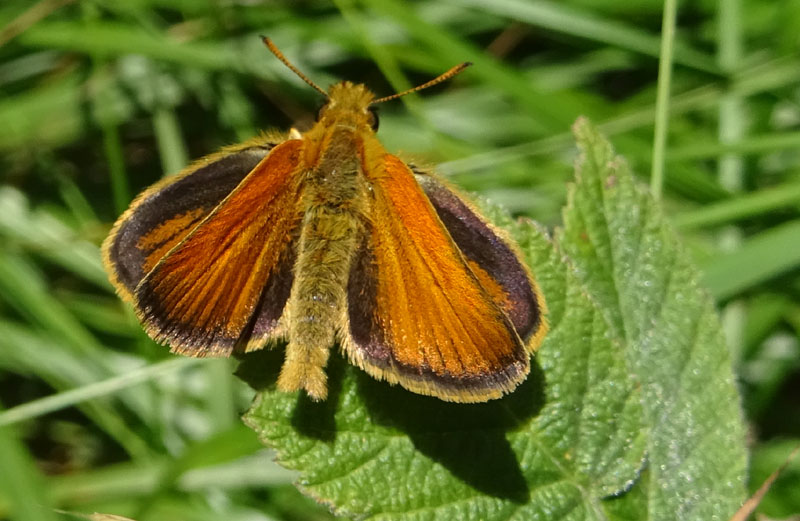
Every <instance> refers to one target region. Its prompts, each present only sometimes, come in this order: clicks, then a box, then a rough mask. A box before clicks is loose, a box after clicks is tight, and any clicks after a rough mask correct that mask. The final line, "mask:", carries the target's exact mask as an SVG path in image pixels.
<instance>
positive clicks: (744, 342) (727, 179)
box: [0, 0, 800, 520]
mask: <svg viewBox="0 0 800 521" xmlns="http://www.w3.org/2000/svg"><path fill="white" fill-rule="evenodd" d="M671 3H672V2H671ZM664 8H665V6H664V5H663V4H662V3H661V2H658V1H655V0H643V1H639V2H623V1H620V0H569V1H563V2H556V1H552V2H543V1H523V0H494V1H491V2H486V1H478V0H431V1H425V2H400V1H399V0H362V1H360V2H355V1H347V0H338V1H336V2H333V3H330V2H325V1H302V2H297V1H288V0H287V1H261V0H252V1H234V0H230V1H222V0H215V1H212V0H127V1H126V2H117V1H115V0H94V1H88V0H76V1H72V2H69V1H64V0H61V1H58V0H44V1H40V2H35V1H32V0H5V1H4V2H2V3H1V4H0V404H1V405H0V407H2V408H3V409H4V410H5V412H0V519H4V518H12V519H19V520H28V519H30V520H37V519H42V520H43V519H57V518H59V517H60V516H62V515H63V514H58V513H56V512H55V511H54V509H56V508H58V509H63V510H69V511H79V512H95V511H97V512H108V513H114V514H119V515H126V516H130V517H133V518H135V519H138V520H157V519H198V520H205V519H209V520H210V519H231V520H239V519H241V520H245V519H247V520H260V519H289V520H293V519H297V520H299V519H327V518H329V517H330V515H329V514H328V513H327V511H326V509H325V508H324V507H321V506H318V505H316V504H315V503H313V501H311V500H309V499H306V498H305V497H303V496H302V495H301V494H300V493H299V492H297V491H296V490H295V488H294V487H293V486H292V484H291V483H292V481H293V480H294V479H295V475H294V474H292V473H291V472H288V471H285V470H283V469H281V468H280V467H277V466H276V465H275V464H274V463H272V461H271V454H270V453H269V451H267V450H266V449H262V448H260V446H259V444H258V442H257V441H256V439H255V435H254V434H253V433H251V432H250V431H249V430H248V429H247V428H245V427H244V426H243V425H242V424H241V422H240V420H239V416H240V414H241V413H242V412H243V411H244V410H245V409H246V408H247V406H248V403H249V400H250V398H251V397H252V392H251V391H250V390H248V388H247V387H246V386H245V385H244V384H243V383H241V382H239V381H238V380H236V379H235V378H233V377H231V372H232V370H233V368H234V367H235V363H233V362H231V361H226V360H203V361H195V360H184V359H175V358H174V357H172V356H170V355H169V354H168V352H167V350H166V349H165V348H163V347H160V346H157V345H155V344H154V343H153V342H151V341H150V340H149V339H147V337H146V336H145V335H144V334H143V333H142V332H141V329H140V328H139V326H138V324H137V322H136V320H135V317H133V314H132V312H131V310H130V309H128V308H127V307H126V306H124V305H123V304H122V303H121V302H119V300H118V299H117V298H116V297H115V296H114V294H113V291H112V290H111V288H110V286H109V284H108V283H107V281H106V279H105V275H104V273H103V270H102V267H101V265H100V262H99V257H98V249H97V245H98V244H99V243H100V241H102V239H103V237H104V236H105V234H106V233H107V232H108V229H109V227H110V225H111V223H112V222H113V221H114V220H115V219H116V217H117V215H118V214H119V213H120V212H121V211H122V210H124V208H125V207H126V206H127V205H128V203H129V202H130V200H131V198H132V197H133V196H134V195H135V194H136V193H138V191H140V190H141V189H143V188H144V187H146V186H148V185H149V184H151V183H153V182H154V181H156V180H158V179H159V178H160V177H162V176H163V175H166V174H169V173H173V172H176V171H177V170H179V169H180V168H181V167H182V166H183V165H185V164H186V163H187V162H188V161H189V160H191V159H193V158H197V157H200V156H202V155H204V154H207V153H210V152H213V151H214V150H216V149H217V148H218V147H220V146H222V145H225V144H229V143H234V142H237V141H241V140H244V139H246V138H248V137H250V136H252V135H254V134H255V133H257V132H258V131H259V130H260V129H266V128H273V127H276V128H283V129H286V128H288V127H289V126H291V125H293V124H297V125H298V126H299V127H300V128H303V127H304V126H305V127H307V126H308V125H310V123H311V122H312V121H313V116H314V112H315V110H316V107H317V106H318V104H319V103H320V99H319V95H318V94H317V93H316V92H315V91H313V90H312V89H310V88H308V87H307V86H305V85H304V84H303V83H302V82H301V81H300V80H298V79H297V78H296V77H294V76H293V75H292V73H291V72H289V71H288V70H287V69H286V68H285V67H284V66H283V65H281V64H280V63H279V62H278V61H277V60H276V59H275V58H274V57H273V56H272V55H271V54H270V53H269V52H268V51H267V50H266V49H264V48H263V46H262V44H261V41H260V39H259V37H258V35H259V34H265V35H268V36H270V37H271V38H272V39H273V40H274V41H275V42H276V43H277V44H278V46H279V47H280V48H281V49H282V50H283V51H284V52H285V54H286V55H287V57H289V59H291V60H292V61H293V62H294V63H295V64H296V65H297V66H298V67H299V68H300V69H301V70H303V71H304V72H306V73H307V74H308V75H309V76H310V77H311V78H312V79H314V80H315V81H316V82H317V83H320V84H322V85H324V86H326V85H328V84H329V83H332V82H334V81H337V80H339V79H349V80H351V81H356V82H363V83H366V84H367V85H369V86H370V87H371V88H372V89H373V90H374V91H375V92H376V93H378V95H386V94H390V93H392V92H395V91H398V90H401V89H404V88H407V87H409V86H412V85H415V84H418V83H422V82H424V81H426V80H428V79H430V78H432V77H433V76H435V75H437V74H439V73H441V72H443V71H445V70H446V69H448V68H449V67H451V66H452V65H455V64H456V63H460V62H462V61H472V62H474V64H475V65H474V66H473V67H472V68H471V69H469V70H467V71H466V72H464V73H463V74H462V75H460V76H459V77H458V78H456V79H454V80H452V81H450V82H448V83H447V84H444V85H442V86H438V87H434V88H432V89H430V91H427V92H425V93H423V94H421V95H415V96H408V97H406V98H403V99H402V101H395V102H391V103H387V104H386V105H384V106H381V129H380V133H379V135H380V137H381V139H382V140H383V142H384V144H385V145H386V146H387V148H388V149H389V150H392V151H403V152H404V153H405V155H406V156H407V157H412V158H415V159H416V160H418V161H424V162H427V163H429V164H438V165H439V166H438V170H439V171H440V172H441V173H443V174H446V175H448V176H450V179H451V180H452V181H453V182H454V183H456V184H458V185H459V186H461V187H463V188H465V189H467V190H470V191H473V192H476V193H479V194H481V195H482V196H485V197H487V198H489V199H491V200H492V201H496V202H498V203H500V204H502V205H504V206H505V207H506V208H508V209H509V210H510V211H512V212H513V213H514V214H516V215H520V216H523V215H524V216H529V217H531V218H533V219H536V220H537V221H540V222H542V223H544V224H546V225H547V226H549V227H553V226H557V225H558V224H559V222H560V211H561V206H562V205H563V203H564V199H565V191H566V184H567V183H568V182H569V180H570V178H571V176H572V162H573V160H574V158H575V154H576V151H575V148H574V145H573V143H572V138H571V136H570V134H569V127H570V124H571V123H572V122H573V121H574V120H575V119H576V118H577V117H578V116H580V115H585V116H588V117H590V118H591V119H592V120H593V121H594V122H595V123H597V124H598V125H599V126H600V128H601V129H603V131H604V132H605V133H607V134H608V135H609V137H610V138H611V140H612V141H613V142H614V144H615V146H616V147H617V149H618V151H619V152H620V153H621V154H623V155H624V156H626V157H627V158H628V160H629V161H630V163H631V164H632V166H633V168H634V170H636V171H637V172H638V173H639V174H640V175H641V176H642V183H644V184H651V185H652V186H653V187H654V190H655V191H656V192H657V193H658V194H659V195H660V196H661V198H662V200H663V203H664V205H665V207H666V211H667V214H668V216H669V217H670V218H671V220H672V222H673V223H674V225H675V227H676V228H677V229H678V230H679V231H680V233H681V234H682V236H683V237H684V239H685V241H686V242H687V244H688V245H689V247H690V249H691V251H692V253H693V255H694V257H695V259H696V261H697V263H698V264H699V265H700V266H701V267H702V268H703V270H704V272H705V277H706V281H707V284H708V287H709V290H710V292H711V293H712V294H713V295H714V297H715V298H716V299H717V302H718V305H719V309H720V311H721V313H722V316H723V322H724V325H725V329H726V334H727V336H728V340H729V345H730V349H731V350H732V352H733V354H734V359H735V361H736V372H737V374H738V376H739V381H740V385H741V390H742V396H743V398H742V399H743V405H744V408H745V411H746V415H747V418H748V420H749V422H750V427H751V432H752V436H751V440H750V441H751V447H752V465H751V466H752V471H751V481H752V483H751V488H752V489H754V488H755V487H757V486H758V484H759V483H760V482H761V481H762V480H763V479H764V478H765V477H766V475H767V474H768V473H769V472H770V471H771V470H773V469H774V468H776V467H777V466H778V465H779V464H780V462H781V461H782V460H783V458H784V457H785V456H786V454H787V453H788V452H789V450H790V449H791V447H792V446H794V445H796V444H797V443H800V400H798V398H797V397H798V395H800V347H799V346H798V329H800V304H799V303H798V298H797V296H798V293H800V270H798V266H800V147H798V145H800V31H798V29H797V28H798V27H800V2H797V1H792V0H776V1H772V2H761V1H757V0H719V1H717V2H713V1H708V0H701V1H697V2H691V3H690V2H679V3H678V4H677V17H676V24H675V31H674V34H673V33H672V32H670V31H669V30H667V31H664V32H663V34H664V35H665V38H664V39H662V38H661V35H662V19H663V18H664V10H665V9H664ZM667 13H669V10H667ZM667 18H669V16H667ZM668 25H669V24H668ZM662 48H666V49H670V50H671V54H672V64H673V67H672V69H671V74H669V71H670V69H669V67H667V65H669V60H662V63H661V66H660V65H659V56H660V55H662ZM659 93H660V98H659ZM656 129H658V130H656ZM654 144H655V146H654ZM659 172H663V186H661V185H662V183H661V181H660V180H659V179H660V177H659V176H660V174H659ZM534 270H535V267H534ZM760 511H761V512H762V513H763V514H765V515H769V516H771V517H775V518H781V517H788V516H790V515H792V514H794V515H798V514H800V465H797V464H795V465H794V466H792V467H790V468H789V469H788V470H787V472H786V473H785V474H784V476H783V477H782V478H781V479H780V480H779V481H778V483H777V484H776V485H775V487H774V489H773V491H772V492H771V493H770V494H769V495H768V496H767V498H766V500H765V501H764V503H763V505H762V506H761V509H760Z"/></svg>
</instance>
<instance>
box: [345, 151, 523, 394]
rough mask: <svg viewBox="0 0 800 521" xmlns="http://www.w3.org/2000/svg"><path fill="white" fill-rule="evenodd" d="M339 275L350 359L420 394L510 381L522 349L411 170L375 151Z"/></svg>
mask: <svg viewBox="0 0 800 521" xmlns="http://www.w3.org/2000/svg"><path fill="white" fill-rule="evenodd" d="M381 170H382V171H381V172H379V174H378V175H374V176H369V175H368V177H371V178H370V179H369V180H370V182H371V184H372V189H373V196H374V199H373V202H372V210H371V212H372V214H371V216H370V219H369V222H371V223H380V225H376V224H373V225H371V226H368V231H367V233H366V235H365V237H364V239H363V242H362V247H361V251H359V252H358V253H357V254H356V257H355V262H354V264H353V265H352V268H351V275H350V281H349V285H348V319H349V336H348V337H347V338H346V340H345V342H344V347H345V350H346V351H347V353H348V355H349V357H350V359H351V360H352V361H353V362H354V363H356V364H357V365H359V366H361V367H362V368H364V369H365V370H366V371H367V372H368V373H370V374H371V375H373V376H375V377H377V378H382V379H385V380H388V381H390V382H397V383H400V384H401V385H403V386H404V387H406V388H408V389H410V390H412V391H414V392H417V393H421V394H428V395H435V396H438V397H440V398H442V399H445V400H450V401H458V402H476V401H486V400H487V399H490V398H496V397H499V396H501V395H502V394H503V392H506V391H510V390H511V389H513V388H514V387H515V386H516V385H517V383H519V381H521V380H522V379H523V378H524V377H525V375H526V374H527V373H528V370H529V359H528V356H529V355H528V353H527V351H526V349H525V346H524V345H523V343H522V340H521V339H520V337H519V335H518V334H517V332H516V331H515V329H514V326H513V324H512V322H511V320H510V319H509V317H508V315H507V314H506V312H505V311H504V310H503V308H502V306H501V305H500V304H499V303H498V301H497V300H496V299H495V297H493V295H492V294H491V292H490V289H487V288H486V287H484V285H483V284H482V283H481V281H480V279H479V277H478V276H476V275H475V274H474V273H473V271H472V270H471V269H470V267H469V265H468V261H467V259H465V258H464V256H463V255H462V254H461V253H460V251H459V249H458V248H457V246H456V244H455V243H454V242H453V240H452V239H451V237H450V235H449V234H448V232H447V230H446V229H445V227H444V225H443V223H442V220H441V219H440V218H439V216H438V215H437V212H436V210H435V209H434V207H433V206H432V205H431V203H430V202H429V200H428V198H427V197H426V195H425V193H424V192H423V190H422V189H421V188H420V185H419V184H418V183H417V181H416V180H415V179H414V175H413V173H412V172H411V170H410V169H409V168H408V167H407V166H406V165H405V164H404V163H403V162H402V161H401V160H400V159H398V158H397V157H395V156H392V155H390V154H386V155H385V156H384V162H383V168H382V169H381Z"/></svg>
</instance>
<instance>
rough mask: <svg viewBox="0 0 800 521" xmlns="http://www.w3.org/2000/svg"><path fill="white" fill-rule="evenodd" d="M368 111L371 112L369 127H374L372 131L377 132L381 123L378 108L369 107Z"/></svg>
mask: <svg viewBox="0 0 800 521" xmlns="http://www.w3.org/2000/svg"><path fill="white" fill-rule="evenodd" d="M367 110H369V115H370V121H369V126H370V127H372V130H374V131H376V132H377V131H378V123H379V120H378V107H368V108H367Z"/></svg>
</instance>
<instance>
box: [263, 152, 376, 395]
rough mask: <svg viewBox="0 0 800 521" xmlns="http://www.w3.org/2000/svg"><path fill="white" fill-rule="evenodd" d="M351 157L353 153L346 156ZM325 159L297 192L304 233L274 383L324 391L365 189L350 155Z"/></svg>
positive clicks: (361, 229)
mask: <svg viewBox="0 0 800 521" xmlns="http://www.w3.org/2000/svg"><path fill="white" fill-rule="evenodd" d="M350 157H351V158H355V154H352V153H351V155H350ZM332 159H333V158H327V157H323V158H322V159H321V161H320V162H319V164H318V165H317V166H316V167H315V168H313V169H311V170H309V171H308V173H307V175H306V178H305V181H304V184H303V188H302V195H301V204H302V205H303V208H304V217H303V224H302V226H301V230H302V232H301V233H300V237H299V239H298V241H297V260H296V261H295V265H294V280H295V283H294V285H293V286H292V290H291V293H290V295H289V301H288V304H287V308H286V311H285V313H286V315H287V316H286V318H287V319H288V320H286V323H287V324H289V330H288V337H289V344H288V345H287V347H286V360H285V361H284V363H283V367H282V368H281V374H280V378H279V379H278V387H279V388H280V389H282V390H284V391H292V390H297V389H301V388H303V389H305V390H306V392H307V393H308V395H309V396H310V397H312V398H313V399H317V400H321V399H324V398H325V397H326V394H327V382H326V376H325V371H324V367H325V365H326V364H327V361H328V355H329V352H330V348H331V346H332V345H333V343H334V341H335V339H336V333H337V331H338V330H339V329H340V327H341V324H342V323H343V322H344V321H345V320H346V318H345V317H344V313H345V311H344V310H346V309H347V306H346V287H347V280H348V276H349V273H350V267H351V264H352V261H353V256H354V254H355V252H356V250H357V246H358V244H359V242H360V241H361V237H362V235H363V232H364V221H363V215H364V214H365V213H366V209H365V208H361V206H363V205H364V201H367V200H368V198H365V197H363V193H361V192H364V191H366V190H367V187H366V181H365V179H364V176H363V175H361V174H360V172H359V163H358V162H357V161H355V160H354V159H351V160H350V161H345V162H343V161H342V160H341V158H336V160H335V161H333V160H332Z"/></svg>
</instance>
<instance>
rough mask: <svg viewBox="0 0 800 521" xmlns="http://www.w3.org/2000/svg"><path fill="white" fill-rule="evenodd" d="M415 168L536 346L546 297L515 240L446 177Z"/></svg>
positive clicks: (485, 279)
mask: <svg viewBox="0 0 800 521" xmlns="http://www.w3.org/2000/svg"><path fill="white" fill-rule="evenodd" d="M414 173H415V176H416V178H417V181H418V182H419V184H420V186H421V187H422V189H423V190H424V191H425V194H426V195H427V196H428V198H429V199H430V201H431V204H433V207H434V208H435V209H436V213H437V214H438V216H439V219H441V221H442V223H443V224H444V225H445V227H446V228H447V231H448V232H449V233H450V236H451V237H452V238H453V240H454V241H455V243H456V245H457V246H458V248H459V250H461V253H463V254H464V257H465V258H466V260H467V262H468V264H469V266H470V269H471V270H472V272H473V273H475V275H476V276H477V277H478V279H479V280H480V281H481V284H482V285H483V286H484V287H485V288H486V289H487V290H488V291H489V293H490V294H491V295H492V297H493V298H494V299H495V301H496V302H497V303H498V304H499V305H500V306H501V307H502V308H503V310H504V311H505V312H506V314H508V316H509V318H510V319H511V322H512V323H513V324H514V329H516V331H517V333H518V334H519V336H520V337H521V338H522V339H523V340H526V341H528V342H527V343H528V347H529V348H530V349H531V350H535V349H536V347H538V344H539V341H540V339H541V337H542V336H543V335H544V333H545V331H546V329H547V324H546V323H545V321H544V318H543V314H544V310H543V309H542V306H543V304H544V299H543V298H542V297H541V294H540V292H539V290H538V288H537V286H536V283H535V282H534V281H533V278H532V277H531V276H530V274H529V273H528V270H527V268H526V267H525V266H524V265H523V264H522V262H521V261H520V260H519V259H520V257H519V255H518V254H517V253H516V252H515V251H514V249H513V247H512V246H511V242H510V241H509V240H508V239H506V238H504V237H503V235H502V232H501V231H499V230H497V229H495V228H494V227H492V226H491V225H490V224H488V223H487V222H486V221H485V220H484V219H483V218H482V217H481V216H480V215H479V214H478V213H477V212H475V211H474V210H473V209H472V207H471V206H470V204H469V203H467V202H466V201H464V200H463V199H462V198H461V197H460V196H459V195H457V194H456V192H454V191H453V190H452V189H451V188H450V187H448V186H446V185H445V184H444V183H443V182H442V181H440V180H439V179H437V178H436V177H434V176H431V175H430V174H427V173H424V172H421V171H419V170H414Z"/></svg>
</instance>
